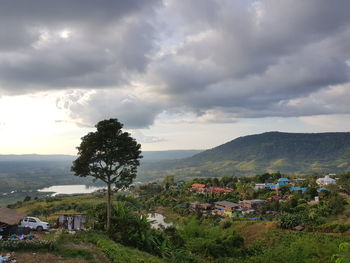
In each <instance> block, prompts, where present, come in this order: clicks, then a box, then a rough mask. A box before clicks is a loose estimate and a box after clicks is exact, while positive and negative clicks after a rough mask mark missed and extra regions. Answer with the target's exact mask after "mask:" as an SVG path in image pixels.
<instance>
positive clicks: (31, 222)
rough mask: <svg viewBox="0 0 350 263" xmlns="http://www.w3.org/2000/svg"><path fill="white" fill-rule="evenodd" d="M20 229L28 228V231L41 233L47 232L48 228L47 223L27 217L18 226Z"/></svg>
mask: <svg viewBox="0 0 350 263" xmlns="http://www.w3.org/2000/svg"><path fill="white" fill-rule="evenodd" d="M20 226H22V227H29V228H30V229H33V230H37V231H43V230H48V229H49V228H50V225H49V223H47V222H43V221H41V220H40V219H39V218H37V217H31V216H27V217H26V218H24V219H23V220H22V222H21V224H20Z"/></svg>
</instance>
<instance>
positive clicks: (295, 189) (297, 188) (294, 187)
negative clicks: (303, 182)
mask: <svg viewBox="0 0 350 263" xmlns="http://www.w3.org/2000/svg"><path fill="white" fill-rule="evenodd" d="M289 190H290V191H291V192H295V191H301V193H302V194H303V193H305V192H306V191H307V187H299V186H292V187H291V188H289Z"/></svg>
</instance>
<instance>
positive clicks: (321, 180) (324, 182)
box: [316, 175, 336, 186]
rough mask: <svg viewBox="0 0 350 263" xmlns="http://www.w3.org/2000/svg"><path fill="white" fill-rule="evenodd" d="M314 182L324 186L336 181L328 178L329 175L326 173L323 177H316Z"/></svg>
mask: <svg viewBox="0 0 350 263" xmlns="http://www.w3.org/2000/svg"><path fill="white" fill-rule="evenodd" d="M316 183H317V184H318V185H319V186H325V185H330V184H335V183H336V181H335V179H333V178H330V177H329V175H326V176H325V177H323V178H318V179H317V180H316Z"/></svg>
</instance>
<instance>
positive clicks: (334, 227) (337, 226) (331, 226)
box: [316, 223, 350, 233]
mask: <svg viewBox="0 0 350 263" xmlns="http://www.w3.org/2000/svg"><path fill="white" fill-rule="evenodd" d="M349 229H350V224H344V223H328V224H323V225H321V226H319V227H317V228H316V230H317V231H320V232H325V233H344V232H346V231H348V230H349Z"/></svg>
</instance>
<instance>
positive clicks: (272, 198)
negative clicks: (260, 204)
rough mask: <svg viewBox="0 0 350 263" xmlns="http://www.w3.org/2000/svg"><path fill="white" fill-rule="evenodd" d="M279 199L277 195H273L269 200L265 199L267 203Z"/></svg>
mask: <svg viewBox="0 0 350 263" xmlns="http://www.w3.org/2000/svg"><path fill="white" fill-rule="evenodd" d="M280 199H281V197H280V196H279V195H273V196H270V197H269V198H267V199H266V201H267V202H269V203H272V202H275V201H279V200H280Z"/></svg>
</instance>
